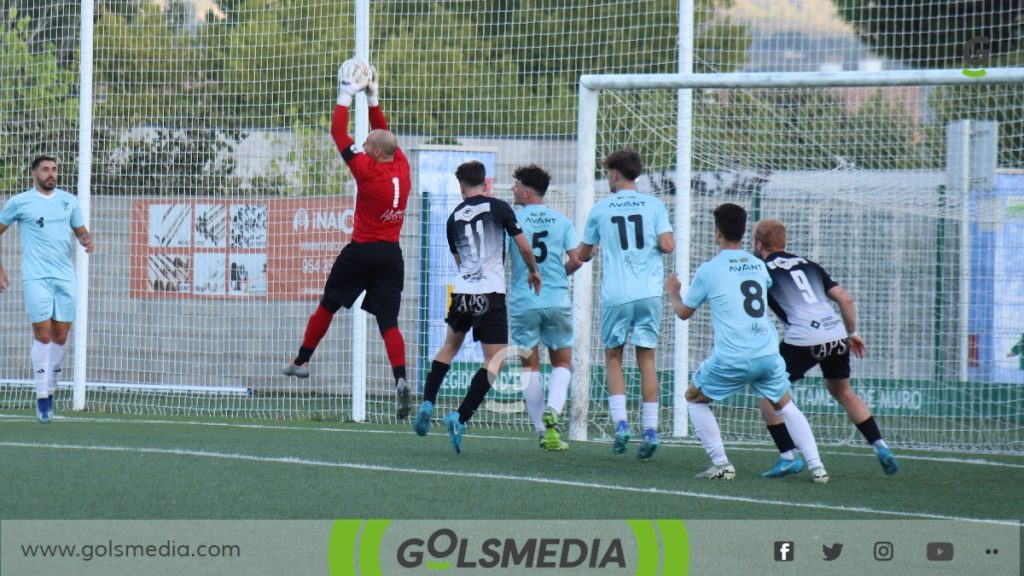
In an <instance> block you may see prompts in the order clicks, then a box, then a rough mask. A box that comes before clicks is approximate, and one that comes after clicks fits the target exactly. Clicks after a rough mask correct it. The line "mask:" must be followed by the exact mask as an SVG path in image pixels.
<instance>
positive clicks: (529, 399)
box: [519, 371, 545, 432]
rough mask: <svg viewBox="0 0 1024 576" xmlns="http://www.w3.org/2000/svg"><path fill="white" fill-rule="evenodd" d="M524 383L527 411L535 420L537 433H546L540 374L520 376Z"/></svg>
mask: <svg viewBox="0 0 1024 576" xmlns="http://www.w3.org/2000/svg"><path fill="white" fill-rule="evenodd" d="M519 377H520V378H522V381H523V400H525V401H526V411H527V412H529V413H530V418H532V419H533V426H534V428H536V429H537V432H544V431H545V428H544V420H543V418H542V416H543V415H544V389H543V388H541V385H540V372H532V371H530V372H523V373H522V374H520V375H519Z"/></svg>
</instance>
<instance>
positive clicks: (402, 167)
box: [331, 105, 412, 242]
mask: <svg viewBox="0 0 1024 576" xmlns="http://www.w3.org/2000/svg"><path fill="white" fill-rule="evenodd" d="M370 129H371V130H387V129H388V122H387V120H386V119H385V118H384V112H383V111H382V110H381V109H380V106H374V107H372V108H370ZM331 136H332V137H334V144H335V145H336V146H337V147H338V151H339V152H341V156H342V158H344V159H345V162H347V163H348V168H349V170H351V171H352V176H353V177H354V178H355V179H356V188H357V193H356V215H355V222H354V223H353V227H352V240H354V241H356V242H382V241H383V242H398V237H399V235H400V234H401V232H402V224H403V223H404V222H405V206H406V203H408V201H409V190H410V189H411V188H412V180H411V178H410V177H409V159H408V158H406V157H405V153H404V152H402V149H401V148H396V149H395V154H394V156H393V158H392V160H391V161H390V162H377V161H375V160H373V159H372V158H370V157H369V156H367V155H366V154H364V153H362V152H356V149H355V141H353V140H352V137H351V136H349V134H348V107H347V106H341V105H337V106H335V107H334V116H333V117H332V118H331Z"/></svg>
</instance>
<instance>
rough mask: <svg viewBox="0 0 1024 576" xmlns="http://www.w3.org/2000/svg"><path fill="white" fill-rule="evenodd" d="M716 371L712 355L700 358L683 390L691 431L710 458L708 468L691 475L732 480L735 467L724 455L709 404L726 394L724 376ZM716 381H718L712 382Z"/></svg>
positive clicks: (715, 420) (715, 421) (709, 478)
mask: <svg viewBox="0 0 1024 576" xmlns="http://www.w3.org/2000/svg"><path fill="white" fill-rule="evenodd" d="M719 372H721V370H719V369H718V367H717V364H716V362H715V360H714V357H710V358H708V359H706V360H704V362H701V365H700V366H698V367H697V371H696V372H694V374H693V383H692V384H690V386H689V387H688V388H687V389H686V410H687V412H688V413H689V415H690V422H691V423H693V433H694V435H695V436H697V439H698V440H700V444H701V446H703V447H704V451H705V452H706V453H707V455H708V457H709V458H711V467H710V468H708V469H707V470H705V471H703V472H701V473H699V474H697V475H696V476H694V478H702V479H707V480H732V479H734V478H735V477H736V468H734V467H733V465H732V464H730V463H729V458H728V456H726V454H725V444H724V443H723V442H722V431H721V429H720V428H719V427H718V420H717V419H716V418H715V414H714V412H712V411H711V406H710V404H711V401H712V400H714V399H716V397H718V396H723V397H728V396H727V394H728V390H727V388H726V386H725V384H726V382H725V380H726V375H725V374H724V373H722V374H719ZM716 380H720V382H717V383H716ZM718 399H722V398H718Z"/></svg>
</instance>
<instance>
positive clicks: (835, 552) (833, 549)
mask: <svg viewBox="0 0 1024 576" xmlns="http://www.w3.org/2000/svg"><path fill="white" fill-rule="evenodd" d="M821 553H822V554H824V555H825V562H831V561H833V560H835V559H836V558H839V555H840V554H842V553H843V545H842V544H833V545H831V546H825V545H824V544H822V545H821Z"/></svg>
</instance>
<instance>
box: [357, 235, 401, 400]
mask: <svg viewBox="0 0 1024 576" xmlns="http://www.w3.org/2000/svg"><path fill="white" fill-rule="evenodd" d="M367 252H368V254H367V257H368V258H370V259H371V260H372V261H373V267H372V268H371V269H370V272H371V274H370V280H369V282H368V284H367V286H366V298H364V299H363V309H364V310H366V311H367V312H369V313H371V314H373V315H374V317H375V318H376V319H377V328H378V330H379V331H380V336H381V339H383V340H384V350H385V351H386V352H387V355H388V363H389V364H391V373H392V374H393V375H394V377H395V398H396V402H395V403H396V414H397V417H398V419H399V420H405V419H406V418H407V417H408V416H409V396H410V390H409V383H408V381H407V380H406V376H405V338H404V337H403V336H402V332H401V330H399V329H398V314H399V311H400V309H401V305H402V289H403V287H404V285H405V261H404V260H403V259H402V249H401V248H400V247H399V245H398V244H397V243H391V242H377V243H373V244H370V245H368V249H367Z"/></svg>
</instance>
